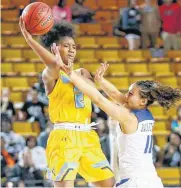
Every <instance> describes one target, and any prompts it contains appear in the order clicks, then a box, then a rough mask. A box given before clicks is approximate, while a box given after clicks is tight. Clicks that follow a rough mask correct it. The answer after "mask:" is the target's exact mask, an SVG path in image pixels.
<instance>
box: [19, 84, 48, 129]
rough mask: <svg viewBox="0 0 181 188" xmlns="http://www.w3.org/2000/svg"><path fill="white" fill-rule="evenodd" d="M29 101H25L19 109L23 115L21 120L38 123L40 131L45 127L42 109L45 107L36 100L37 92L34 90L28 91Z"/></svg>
mask: <svg viewBox="0 0 181 188" xmlns="http://www.w3.org/2000/svg"><path fill="white" fill-rule="evenodd" d="M30 96H31V97H32V99H31V101H26V102H25V103H24V105H23V107H22V109H21V111H22V113H23V119H22V120H28V121H29V122H35V121H38V122H39V123H40V128H41V130H44V129H45V127H46V124H45V115H44V107H45V105H44V104H43V103H42V102H40V101H39V100H38V92H37V90H35V89H34V88H32V89H31V90H30Z"/></svg>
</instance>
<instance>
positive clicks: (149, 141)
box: [144, 135, 153, 153]
mask: <svg viewBox="0 0 181 188" xmlns="http://www.w3.org/2000/svg"><path fill="white" fill-rule="evenodd" d="M152 147H153V137H152V135H148V136H147V140H146V146H145V150H144V153H151V152H152Z"/></svg>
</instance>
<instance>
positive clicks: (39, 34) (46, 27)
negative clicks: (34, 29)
mask: <svg viewBox="0 0 181 188" xmlns="http://www.w3.org/2000/svg"><path fill="white" fill-rule="evenodd" d="M53 24H54V22H52V24H51V25H49V26H48V27H46V28H44V29H42V30H38V32H41V31H44V30H46V29H48V28H49V27H50V28H51V27H52V26H53ZM38 35H42V33H39V34H38Z"/></svg>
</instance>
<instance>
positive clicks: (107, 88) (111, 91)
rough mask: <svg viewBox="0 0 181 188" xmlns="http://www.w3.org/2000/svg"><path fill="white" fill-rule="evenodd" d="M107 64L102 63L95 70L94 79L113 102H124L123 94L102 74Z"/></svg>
mask: <svg viewBox="0 0 181 188" xmlns="http://www.w3.org/2000/svg"><path fill="white" fill-rule="evenodd" d="M108 67H109V64H107V63H103V64H102V65H101V67H100V68H99V69H98V70H97V71H96V74H95V81H97V82H98V83H99V85H100V87H101V89H102V90H103V91H104V92H105V93H106V94H107V95H108V96H109V97H110V98H111V99H112V100H114V101H115V102H117V103H119V104H123V103H124V95H123V94H122V93H121V92H120V91H119V90H118V89H117V88H116V87H115V86H114V85H113V84H111V83H110V82H109V81H107V80H106V79H105V78H104V77H103V76H104V73H105V71H106V70H107V69H108Z"/></svg>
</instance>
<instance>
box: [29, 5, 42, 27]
mask: <svg viewBox="0 0 181 188" xmlns="http://www.w3.org/2000/svg"><path fill="white" fill-rule="evenodd" d="M39 5H41V2H40V3H38V5H36V6H35V8H34V10H33V11H32V12H31V16H30V19H29V23H28V25H29V26H30V25H31V24H30V22H31V18H32V16H33V13H34V11H35V10H36V8H37V7H38V6H39ZM29 29H30V28H29ZM31 29H32V28H31ZM31 29H30V30H31Z"/></svg>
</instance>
